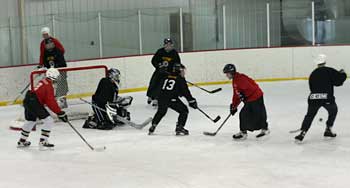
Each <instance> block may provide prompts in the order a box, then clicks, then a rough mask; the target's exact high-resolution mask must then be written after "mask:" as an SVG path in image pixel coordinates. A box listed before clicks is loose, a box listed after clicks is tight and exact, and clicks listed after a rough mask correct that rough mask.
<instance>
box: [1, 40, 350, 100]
mask: <svg viewBox="0 0 350 188" xmlns="http://www.w3.org/2000/svg"><path fill="white" fill-rule="evenodd" d="M319 53H324V54H326V55H327V57H328V61H327V63H328V65H329V66H331V67H335V68H337V69H340V68H344V69H345V70H346V71H347V72H349V71H350V64H349V63H348V60H349V59H350V46H324V47H291V48H260V49H232V50H218V51H200V52H189V53H181V54H180V56H181V59H182V62H183V64H185V65H186V66H187V80H189V81H191V82H195V83H199V84H203V85H206V84H221V83H228V82H227V79H226V78H225V76H224V74H222V68H223V66H224V65H225V64H227V63H233V64H235V65H236V67H237V69H238V71H239V72H243V73H246V74H248V75H250V76H252V77H253V78H254V79H256V80H258V81H279V80H294V79H307V77H308V75H309V74H310V73H311V71H312V70H313V69H314V67H315V64H314V62H313V59H314V57H316V56H317V54H319ZM151 58H152V55H144V56H129V57H115V58H105V59H93V60H82V61H74V62H69V63H68V66H69V67H79V66H89V65H101V64H104V65H106V66H108V67H115V68H118V69H120V71H121V74H122V83H121V87H122V91H124V92H132V91H142V90H145V89H146V87H147V85H148V82H149V78H150V77H151V75H152V72H153V70H154V68H153V66H152V65H151V64H150V62H151ZM33 69H35V65H27V66H16V67H3V68H0V75H1V79H0V86H1V90H0V105H7V104H8V102H7V101H11V100H13V99H14V98H15V97H16V95H18V93H19V92H20V91H21V90H22V89H23V88H24V86H25V85H26V84H27V83H28V82H29V75H30V72H31V71H32V70H33ZM89 76H94V75H89ZM81 81H82V82H84V79H83V78H82V80H81ZM76 82H79V80H76Z"/></svg>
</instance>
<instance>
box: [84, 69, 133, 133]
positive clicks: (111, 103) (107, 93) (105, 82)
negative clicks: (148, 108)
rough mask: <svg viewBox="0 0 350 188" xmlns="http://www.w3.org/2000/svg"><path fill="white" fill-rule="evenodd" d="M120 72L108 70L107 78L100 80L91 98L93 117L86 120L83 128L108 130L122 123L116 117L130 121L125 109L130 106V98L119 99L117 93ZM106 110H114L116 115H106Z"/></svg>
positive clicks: (128, 113)
mask: <svg viewBox="0 0 350 188" xmlns="http://www.w3.org/2000/svg"><path fill="white" fill-rule="evenodd" d="M119 83H120V71H119V70H118V69H115V68H111V69H109V70H108V76H107V77H105V78H102V79H101V80H100V82H99V84H98V86H97V89H96V92H95V94H94V95H93V96H92V103H93V106H92V109H93V111H94V116H91V117H89V118H88V120H86V122H85V124H84V125H83V128H92V129H96V128H97V129H102V130H110V129H113V128H114V127H115V126H116V125H121V124H122V123H121V122H120V121H118V120H117V118H115V116H116V115H118V116H121V117H123V118H126V119H127V120H130V112H128V111H127V107H129V106H130V105H131V102H132V97H130V96H129V97H120V96H118V93H119ZM107 108H110V109H115V110H116V114H110V113H109V114H107V113H106V112H107Z"/></svg>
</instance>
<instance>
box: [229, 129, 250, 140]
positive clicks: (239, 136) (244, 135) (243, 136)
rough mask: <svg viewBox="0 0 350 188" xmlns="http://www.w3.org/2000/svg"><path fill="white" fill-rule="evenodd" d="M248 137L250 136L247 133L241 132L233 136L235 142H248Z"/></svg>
mask: <svg viewBox="0 0 350 188" xmlns="http://www.w3.org/2000/svg"><path fill="white" fill-rule="evenodd" d="M247 137H248V134H247V132H245V131H240V132H239V133H237V134H234V135H233V136H232V138H233V139H235V140H246V139H247Z"/></svg>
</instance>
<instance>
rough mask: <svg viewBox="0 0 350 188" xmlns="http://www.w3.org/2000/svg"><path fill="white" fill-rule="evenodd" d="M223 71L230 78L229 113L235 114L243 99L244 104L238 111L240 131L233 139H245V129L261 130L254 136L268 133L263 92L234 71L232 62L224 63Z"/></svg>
mask: <svg viewBox="0 0 350 188" xmlns="http://www.w3.org/2000/svg"><path fill="white" fill-rule="evenodd" d="M223 72H224V73H225V74H226V76H227V78H229V79H232V87H233V97H232V104H231V105H230V112H231V115H235V113H236V112H237V108H238V105H239V104H240V103H241V101H243V103H244V106H243V108H242V109H241V111H240V113H239V121H240V132H239V133H237V134H234V135H233V139H236V140H245V139H246V138H247V137H248V134H247V131H255V130H261V132H260V133H259V134H258V135H257V136H256V137H257V138H260V137H263V136H265V135H267V134H269V133H270V131H269V129H268V124H267V115H266V109H265V104H264V98H263V95H264V94H263V92H262V90H261V89H260V87H259V86H258V84H257V83H256V82H255V81H254V80H253V79H251V78H249V77H248V76H246V75H244V74H242V73H239V72H237V71H236V67H235V65H233V64H227V65H225V67H224V69H223Z"/></svg>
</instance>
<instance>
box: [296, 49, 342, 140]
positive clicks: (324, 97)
mask: <svg viewBox="0 0 350 188" xmlns="http://www.w3.org/2000/svg"><path fill="white" fill-rule="evenodd" d="M315 63H316V64H317V68H316V69H315V70H314V71H313V72H312V73H311V75H310V77H309V88H310V95H309V97H308V110H307V113H306V115H305V118H304V121H303V123H302V125H301V129H300V130H301V132H300V134H299V135H297V136H296V137H295V141H296V142H301V141H303V139H304V137H305V134H306V132H307V131H308V130H309V128H310V126H311V123H312V121H313V119H314V117H315V115H316V114H317V112H318V110H319V109H320V108H321V107H323V108H325V109H326V110H327V111H328V120H327V122H326V125H327V127H326V130H325V132H324V134H323V136H324V137H331V138H333V137H336V136H337V135H336V134H335V133H333V132H332V127H333V124H334V121H335V118H336V116H337V112H338V107H337V104H336V102H335V97H334V86H341V85H343V83H344V81H345V80H346V77H347V75H346V73H345V72H344V70H343V69H341V70H340V71H337V70H335V69H333V68H330V67H326V55H324V54H320V55H319V56H318V57H317V58H316V60H315Z"/></svg>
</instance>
